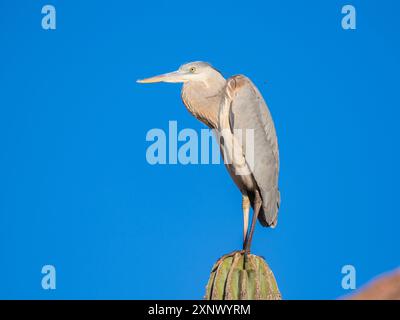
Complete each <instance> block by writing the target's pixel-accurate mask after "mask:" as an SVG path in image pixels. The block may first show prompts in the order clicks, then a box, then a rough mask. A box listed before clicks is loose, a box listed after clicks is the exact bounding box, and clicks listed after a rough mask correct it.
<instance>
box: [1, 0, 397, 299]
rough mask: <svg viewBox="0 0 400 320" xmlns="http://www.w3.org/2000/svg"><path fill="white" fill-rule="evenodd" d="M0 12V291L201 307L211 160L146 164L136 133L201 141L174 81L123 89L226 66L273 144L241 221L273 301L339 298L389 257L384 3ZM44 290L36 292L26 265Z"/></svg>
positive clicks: (232, 241) (393, 137) (212, 225)
mask: <svg viewBox="0 0 400 320" xmlns="http://www.w3.org/2000/svg"><path fill="white" fill-rule="evenodd" d="M350 3H351V4H353V5H354V6H355V7H356V9H357V30H354V31H345V30H343V29H342V28H341V17H342V14H341V7H342V6H343V5H345V4H348V1H309V0H307V1H201V2H200V1H199V2H196V3H195V2H191V3H189V1H159V2H156V1H140V2H136V1H128V0H126V1H122V0H114V1H94V0H92V1H89V0H87V1H77V0H74V1H72V0H69V1H52V2H51V4H53V5H55V6H56V9H57V29H56V30H54V31H45V30H43V29H42V28H41V18H42V14H41V8H42V6H43V5H45V4H48V2H46V1H38V0H36V1H21V0H18V1H14V0H13V1H11V0H3V1H1V2H0V15H1V18H0V298H38V299H60V298H67V299H70V298H76V299H81V298H94V299H97V298H111V299H114V298H123V299H127V298H137V299H146V298H148V299H151V298H161V299H163V298H165V299H182V298H184V299H185V298H187V299H196V298H202V296H203V294H204V288H205V285H206V282H207V279H208V275H209V272H210V269H211V267H212V265H213V263H214V262H215V260H216V259H217V258H218V257H219V256H221V255H222V254H225V253H227V252H230V251H232V250H234V249H239V248H240V247H241V236H242V233H241V232H242V231H241V230H242V214H241V196H240V193H239V191H238V190H237V189H236V187H235V185H234V184H233V182H232V181H231V180H230V178H229V175H228V174H227V172H226V170H225V168H224V167H223V165H188V166H184V165H165V166H151V165H149V164H148V163H147V162H146V149H147V147H148V146H149V145H150V143H149V142H146V139H145V137H146V133H147V131H148V130H150V129H152V128H162V129H167V128H168V121H170V120H177V121H178V126H179V128H180V129H183V128H193V129H195V130H197V131H200V130H201V129H202V128H203V125H202V124H200V123H198V122H197V121H196V120H195V119H194V118H192V117H191V116H190V115H189V113H188V112H187V111H186V110H185V108H184V106H183V104H182V102H181V100H180V85H172V84H156V85H152V86H150V85H149V86H143V85H138V84H136V83H135V80H136V79H138V78H141V77H144V76H148V75H153V74H157V73H161V72H166V71H172V70H174V69H176V68H177V67H178V66H179V65H180V64H182V63H184V62H188V61H192V60H204V61H209V62H211V63H212V64H213V65H214V66H216V67H217V68H218V69H219V70H221V71H222V72H223V74H224V75H225V76H229V75H232V74H238V73H243V74H246V75H247V76H249V77H250V78H251V79H252V80H253V82H255V83H256V85H257V86H258V87H259V89H260V91H261V92H262V94H263V95H264V97H265V99H266V101H267V103H268V104H269V107H270V109H271V112H272V114H273V117H274V119H275V123H276V129H277V133H278V138H279V144H280V154H281V174H280V189H281V194H282V206H281V210H280V218H279V223H278V227H277V228H276V229H275V230H270V229H264V228H262V227H261V226H260V225H258V226H257V229H256V234H255V238H254V243H253V250H254V253H256V254H259V255H262V256H264V257H266V259H267V261H268V262H269V264H270V266H271V268H272V269H273V271H274V273H275V275H276V278H277V280H278V283H279V287H280V289H281V291H282V294H283V296H284V298H287V299H296V298H304V299H311V298H316V299H324V298H335V297H338V296H340V295H343V294H346V293H348V292H347V291H344V290H343V289H342V288H341V278H342V274H341V268H342V266H343V265H347V264H351V265H354V266H355V267H356V270H357V285H358V286H361V285H362V284H364V283H365V282H366V281H368V280H369V279H370V278H371V277H373V276H375V275H377V274H379V273H381V272H384V271H387V270H390V269H393V268H395V267H396V266H398V265H399V261H400V250H399V242H400V232H399V231H398V229H399V224H400V215H399V212H400V204H399V200H398V192H399V187H398V181H399V180H400V171H399V162H400V151H399V142H398V139H399V130H400V129H399V125H398V122H399V117H400V109H399V108H400V98H399V75H400V64H399V54H400V45H399V29H400V22H399V19H398V15H399V9H400V4H399V2H398V1H394V0H393V1H388V0H387V1H377V0H371V1H350ZM46 264H52V265H54V266H55V267H56V270H57V289H56V290H53V291H44V290H43V289H42V288H41V278H42V274H41V268H42V266H43V265H46Z"/></svg>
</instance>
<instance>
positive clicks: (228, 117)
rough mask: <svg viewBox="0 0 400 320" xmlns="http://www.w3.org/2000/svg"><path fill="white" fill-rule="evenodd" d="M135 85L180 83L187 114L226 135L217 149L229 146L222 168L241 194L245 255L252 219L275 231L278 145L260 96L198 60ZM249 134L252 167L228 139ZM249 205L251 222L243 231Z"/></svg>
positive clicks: (239, 145) (241, 79) (246, 82)
mask: <svg viewBox="0 0 400 320" xmlns="http://www.w3.org/2000/svg"><path fill="white" fill-rule="evenodd" d="M138 82H139V83H154V82H174V83H179V82H181V83H183V87H182V93H181V96H182V100H183V103H184V104H185V106H186V108H187V109H188V110H189V112H190V113H191V114H192V115H193V116H194V117H196V118H197V119H198V120H200V121H201V122H203V123H204V124H206V125H207V126H208V127H210V128H211V129H214V130H216V131H219V132H221V131H223V130H225V132H228V137H227V136H226V134H224V135H223V137H224V139H223V140H222V144H224V141H225V144H227V143H226V141H229V140H231V141H233V142H231V144H232V145H234V146H235V147H234V148H233V149H234V151H233V153H235V156H236V160H235V161H233V162H231V163H227V162H225V165H226V168H227V169H228V171H229V173H230V175H231V177H232V179H233V181H234V182H235V184H236V185H237V186H238V188H239V189H240V191H241V193H242V207H243V249H244V250H245V252H250V246H251V241H252V238H253V233H254V228H255V224H256V221H257V218H258V220H259V221H260V223H261V224H262V225H263V226H265V227H275V225H276V223H277V217H278V209H279V205H280V193H279V189H278V175H279V151H278V141H277V136H276V132H275V126H274V122H273V120H272V117H271V114H270V112H269V110H268V107H267V105H266V103H265V101H264V99H263V98H262V96H261V94H260V92H259V91H258V90H257V88H256V86H255V85H254V84H253V83H252V82H251V81H250V79H248V78H247V77H245V76H243V75H236V76H233V77H231V78H229V79H227V80H226V79H225V78H224V77H223V76H222V74H221V73H220V72H219V71H217V70H216V69H214V68H213V67H212V66H211V65H210V64H208V63H205V62H201V61H199V62H191V63H187V64H184V65H182V66H181V67H180V68H179V69H178V70H177V71H174V72H170V73H166V74H162V75H158V76H154V77H151V78H147V79H143V80H138ZM249 129H250V130H252V132H253V135H252V137H253V142H252V143H253V147H254V159H252V162H253V163H252V165H250V163H249V159H248V157H247V152H246V141H247V140H245V139H237V138H236V136H235V135H234V134H233V133H234V132H235V131H236V130H249ZM229 134H231V136H229ZM223 149H224V146H221V150H223ZM227 149H229V148H227ZM233 149H232V150H233ZM228 153H229V150H228ZM231 156H232V155H231ZM243 165H244V167H245V169H247V173H245V174H237V169H238V168H237V167H239V166H241V167H243ZM241 169H243V168H241ZM250 205H251V206H252V208H253V217H252V222H251V227H250V231H249V230H248V224H249V211H250Z"/></svg>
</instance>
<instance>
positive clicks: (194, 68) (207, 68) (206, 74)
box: [137, 61, 222, 83]
mask: <svg viewBox="0 0 400 320" xmlns="http://www.w3.org/2000/svg"><path fill="white" fill-rule="evenodd" d="M216 77H222V75H221V74H220V73H219V72H218V71H217V70H216V69H214V68H213V67H212V66H211V65H210V64H209V63H206V62H202V61H196V62H189V63H186V64H183V65H182V66H180V67H179V69H178V70H177V71H173V72H169V73H164V74H161V75H158V76H154V77H151V78H146V79H143V80H138V81H137V82H139V83H155V82H173V83H177V82H190V81H199V82H205V83H207V82H208V80H210V79H213V78H216Z"/></svg>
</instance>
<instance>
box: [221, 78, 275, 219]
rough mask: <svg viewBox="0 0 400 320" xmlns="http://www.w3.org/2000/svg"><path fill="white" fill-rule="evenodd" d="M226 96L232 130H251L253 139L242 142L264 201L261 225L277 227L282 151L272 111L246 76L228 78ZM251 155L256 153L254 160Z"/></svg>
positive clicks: (245, 139) (247, 160) (260, 217)
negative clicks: (280, 151) (228, 102)
mask: <svg viewBox="0 0 400 320" xmlns="http://www.w3.org/2000/svg"><path fill="white" fill-rule="evenodd" d="M225 94H226V95H228V96H229V99H228V101H230V110H229V125H230V127H231V131H234V130H237V129H240V130H241V131H242V132H246V131H247V130H250V133H251V132H252V134H250V137H251V136H252V135H253V137H254V139H247V138H246V137H248V134H247V133H246V134H245V136H244V137H245V138H243V139H242V141H241V144H242V150H243V152H244V154H245V158H246V162H248V166H249V167H250V168H251V172H252V175H253V177H254V179H255V181H256V183H257V185H258V187H259V189H260V193H261V197H262V199H263V210H262V212H260V216H259V219H260V222H261V223H262V224H263V225H264V226H274V225H275V224H276V221H277V214H278V208H279V204H280V194H279V190H278V175H279V151H278V141H277V136H276V132H275V126H274V122H273V120H272V117H271V114H270V111H269V109H268V107H267V105H266V103H265V101H264V99H263V97H262V96H261V94H260V92H259V91H258V89H257V88H256V86H255V85H254V84H253V83H252V82H251V81H250V79H248V78H247V77H245V76H242V75H237V76H233V77H232V78H230V79H228V82H227V85H226V88H225ZM247 132H248V131H247ZM249 144H250V145H249ZM249 147H250V148H249ZM249 152H250V153H251V152H253V154H252V155H253V159H251V156H249ZM251 162H252V163H251Z"/></svg>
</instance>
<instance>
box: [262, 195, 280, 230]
mask: <svg viewBox="0 0 400 320" xmlns="http://www.w3.org/2000/svg"><path fill="white" fill-rule="evenodd" d="M261 197H262V202H263V205H262V208H261V210H260V213H259V215H258V221H260V223H261V224H262V225H263V226H264V227H271V228H275V227H276V224H277V223H278V211H279V206H280V203H281V194H280V192H279V190H278V189H277V188H274V189H273V190H270V191H267V192H263V194H262V195H261Z"/></svg>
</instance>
